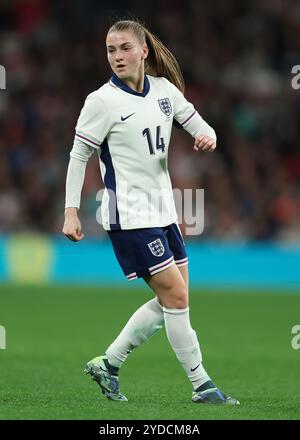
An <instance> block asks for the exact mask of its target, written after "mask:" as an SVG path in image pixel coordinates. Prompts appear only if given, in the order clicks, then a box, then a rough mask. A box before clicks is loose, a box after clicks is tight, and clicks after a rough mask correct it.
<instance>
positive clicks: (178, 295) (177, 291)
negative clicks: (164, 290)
mask: <svg viewBox="0 0 300 440" xmlns="http://www.w3.org/2000/svg"><path fill="white" fill-rule="evenodd" d="M164 306H165V307H168V308H170V309H185V308H186V307H187V306H188V295H187V290H186V288H185V286H181V287H176V288H175V287H174V288H172V289H170V291H169V294H168V296H167V298H166V301H165V304H164Z"/></svg>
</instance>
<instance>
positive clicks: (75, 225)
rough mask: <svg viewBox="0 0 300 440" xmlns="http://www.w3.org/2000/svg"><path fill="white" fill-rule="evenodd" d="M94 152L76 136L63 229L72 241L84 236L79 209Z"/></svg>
mask: <svg viewBox="0 0 300 440" xmlns="http://www.w3.org/2000/svg"><path fill="white" fill-rule="evenodd" d="M93 152H94V149H93V148H92V147H90V146H89V145H86V144H84V143H83V142H81V141H79V140H77V139H76V138H75V140H74V145H73V148H72V150H71V152H70V161H69V166H68V171H67V179H66V203H65V221H64V225H63V229H62V232H63V233H64V234H65V236H66V237H68V238H69V239H70V240H72V241H80V240H82V239H83V238H84V234H83V232H82V230H81V223H80V220H79V218H78V215H77V211H78V210H79V208H80V199H81V191H82V186H83V182H84V177H85V170H86V165H87V162H88V160H89V158H90V157H91V156H92V154H93Z"/></svg>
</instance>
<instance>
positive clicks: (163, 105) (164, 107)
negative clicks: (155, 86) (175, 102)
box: [158, 98, 172, 116]
mask: <svg viewBox="0 0 300 440" xmlns="http://www.w3.org/2000/svg"><path fill="white" fill-rule="evenodd" d="M158 104H159V108H160V109H161V111H162V112H163V113H164V114H165V115H167V116H170V114H171V113H172V105H171V103H170V100H169V98H164V99H159V100H158Z"/></svg>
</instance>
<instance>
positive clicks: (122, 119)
mask: <svg viewBox="0 0 300 440" xmlns="http://www.w3.org/2000/svg"><path fill="white" fill-rule="evenodd" d="M132 115H134V113H131V115H128V116H125V117H123V116H121V121H126V119H128V118H130V116H132Z"/></svg>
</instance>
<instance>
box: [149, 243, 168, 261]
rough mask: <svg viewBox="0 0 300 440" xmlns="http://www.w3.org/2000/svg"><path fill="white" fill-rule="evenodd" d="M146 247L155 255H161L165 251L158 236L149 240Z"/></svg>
mask: <svg viewBox="0 0 300 440" xmlns="http://www.w3.org/2000/svg"><path fill="white" fill-rule="evenodd" d="M148 247H149V249H150V251H151V252H152V254H153V255H155V256H156V257H161V256H162V255H163V254H164V253H165V248H164V245H163V244H162V241H161V239H160V238H158V239H157V240H154V241H151V243H148Z"/></svg>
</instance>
